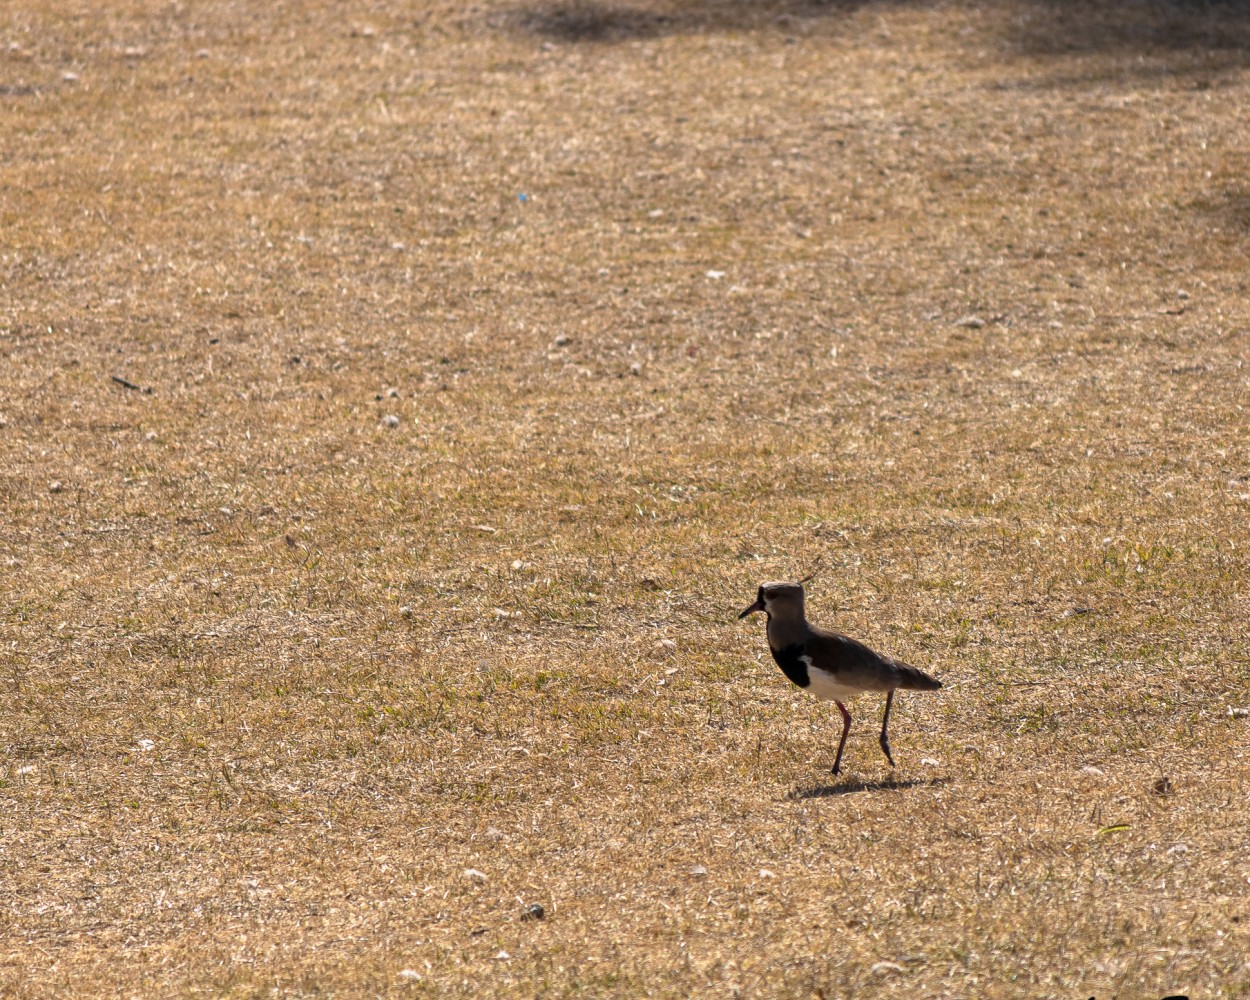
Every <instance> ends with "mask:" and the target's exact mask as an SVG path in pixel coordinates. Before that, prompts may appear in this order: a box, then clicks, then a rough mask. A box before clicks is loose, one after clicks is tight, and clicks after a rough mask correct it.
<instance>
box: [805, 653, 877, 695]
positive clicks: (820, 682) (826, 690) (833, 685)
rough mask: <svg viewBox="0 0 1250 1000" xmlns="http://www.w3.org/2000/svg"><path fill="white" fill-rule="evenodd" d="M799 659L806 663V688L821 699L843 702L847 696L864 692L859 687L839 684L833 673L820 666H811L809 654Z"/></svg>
mask: <svg viewBox="0 0 1250 1000" xmlns="http://www.w3.org/2000/svg"><path fill="white" fill-rule="evenodd" d="M799 659H801V660H802V661H803V662H804V663H806V664H807V679H808V681H809V682H810V683H809V684H808V685H807V690H808V691H809V692H810V693H811V694H814V695H815V696H816V697H817V698H819V699H820V700H821V701H842V702H845V701H846V700H847V699H848V698H854V697H855V696H856V695H857V694H863V693H864V692H863V691H862V690H861V689H860V688H853V687H847V686H846V685H845V684H839V683H838V681H837V679H836V678H835V677H834V676H833V674H830V673H826V672H825V671H824V670H821V669H820V667H813V666H812V658H811V657H810V656H801V657H799Z"/></svg>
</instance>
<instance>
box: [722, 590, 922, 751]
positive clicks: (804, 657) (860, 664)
mask: <svg viewBox="0 0 1250 1000" xmlns="http://www.w3.org/2000/svg"><path fill="white" fill-rule="evenodd" d="M756 611H762V612H764V614H766V615H767V616H768V629H767V634H768V648H769V649H770V650H771V651H772V654H773V659H774V660H776V661H777V666H779V667H780V668H781V672H782V673H784V674H785V675H786V676H787V677H788V678H790V680H792V681H793V682H794V683H795V684H797V685H798V686H799V687H801V688H803V689H804V690H805V691H810V692H811V693H812V694H814V695H815V696H816V697H817V698H819V699H820V700H821V701H832V702H833V703H834V704H835V705H837V706H838V711H839V712H841V713H842V739H841V740H840V741H839V742H838V755H837V757H835V758H834V761H833V773H834V774H839V773H840V772H841V770H842V751H843V750H844V749H846V737H847V734H848V733H849V732H850V731H851V713H850V712H848V711H847V709H846V705H844V704H843V702H845V701H846V700H848V699H849V698H852V697H854V696H855V695H857V694H862V693H864V692H865V691H876V692H884V693H885V715H884V717H883V718H882V719H881V749H882V750H883V751H884V752H885V759H886V760H888V761H889V762H890V767H893V766H894V756H893V754H891V753H890V734H889V725H890V706H891V705H893V704H894V692H895V691H896V690H898V689H899V688H904V689H907V690H911V691H936V690H938V688H940V687H941V686H942V682H941V681H940V680H938V679H937V678H936V677H930V676H929V675H928V674H927V673H925V672H924V671H923V670H920V669H919V668H917V667H913V666H911V665H909V664H907V663H902V662H900V661H899V660H896V659H894V658H893V657H889V656H883V655H882V654H881V653H878V652H875V651H874V650H871V649H869V648H868V647H867V646H865V645H864V644H863V643H862V642H858V641H857V640H855V639H851V638H849V637H848V636H845V635H840V634H839V633H837V632H830V631H828V630H826V629H823V628H821V627H820V626H819V625H813V624H812V623H811V622H809V621H808V620H807V615H806V614H805V613H804V610H803V584H802V583H792V582H790V581H786V580H780V581H773V582H770V583H762V584H760V589H759V592H758V593H757V594H756V597H755V603H754V604H752V605H751V606H750V607H748V608H746V609H745V610H744V611H743V612H742V613H741V614H740V615H738V620H739V621H741V620H742V619H743V618H746V617H747V615H750V614H754V613H755V612H756Z"/></svg>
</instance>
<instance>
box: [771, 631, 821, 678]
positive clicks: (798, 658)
mask: <svg viewBox="0 0 1250 1000" xmlns="http://www.w3.org/2000/svg"><path fill="white" fill-rule="evenodd" d="M768 648H769V649H770V650H771V651H772V654H773V659H774V660H776V661H777V666H779V667H780V668H781V672H782V673H783V674H785V675H786V676H787V677H789V678H790V680H792V681H794V683H795V684H797V685H798V686H799V687H801V688H805V687H807V686H808V685H809V684H810V683H811V682H812V679H811V678H810V677H808V676H807V664H806V663H804V662H803V660H802V656H803V644H802V643H801V642H796V643H795V644H794V645H793V646H787V647H786V648H785V649H773V647H772V646H769V647H768Z"/></svg>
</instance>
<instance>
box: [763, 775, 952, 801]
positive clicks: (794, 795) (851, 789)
mask: <svg viewBox="0 0 1250 1000" xmlns="http://www.w3.org/2000/svg"><path fill="white" fill-rule="evenodd" d="M950 780H951V779H950V778H909V779H907V780H905V781H896V780H895V779H894V778H889V779H887V780H886V781H848V782H846V783H844V784H840V785H816V786H815V787H813V788H796V789H794V791H792V792H791V793H790V794H789V795H788V796H786V797H787V798H788V799H790V800H791V801H794V800H798V799H828V798H832V797H833V796H835V795H854V794H855V793H856V792H888V791H898V790H901V789H904V788H936V787H937V786H939V785H945V784H946V783H947V782H949V781H950Z"/></svg>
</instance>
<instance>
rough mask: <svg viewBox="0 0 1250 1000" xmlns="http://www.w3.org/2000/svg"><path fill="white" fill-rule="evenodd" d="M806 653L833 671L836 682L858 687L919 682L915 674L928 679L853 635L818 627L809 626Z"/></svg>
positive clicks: (888, 687) (877, 688)
mask: <svg viewBox="0 0 1250 1000" xmlns="http://www.w3.org/2000/svg"><path fill="white" fill-rule="evenodd" d="M807 654H808V655H809V656H810V657H811V658H812V665H813V666H816V667H819V668H820V669H822V670H825V671H827V672H828V673H831V674H833V675H834V676H835V677H836V678H837V680H838V682H839V683H841V684H845V685H847V686H848V687H855V688H859V689H860V690H862V691H893V690H894V689H895V688H900V687H913V686H919V685H918V684H917V683H915V682H916V680H918V679H919V678H927V679H931V678H928V675H927V674H925V673H924V672H923V671H921V670H917V669H916V668H915V667H912V666H909V665H908V664H906V663H902V662H901V661H899V660H896V659H894V658H893V657H891V656H885V655H883V654H881V653H878V652H877V651H876V650H874V649H870V648H869V647H867V646H865V645H864V644H863V643H862V642H860V641H858V640H857V639H852V638H851V637H850V636H847V635H841V634H840V633H838V632H828V631H826V630H825V629H822V628H813V629H812V634H811V636H810V638H809V639H808V641H807ZM934 683H937V682H936V681H935V682H934Z"/></svg>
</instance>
